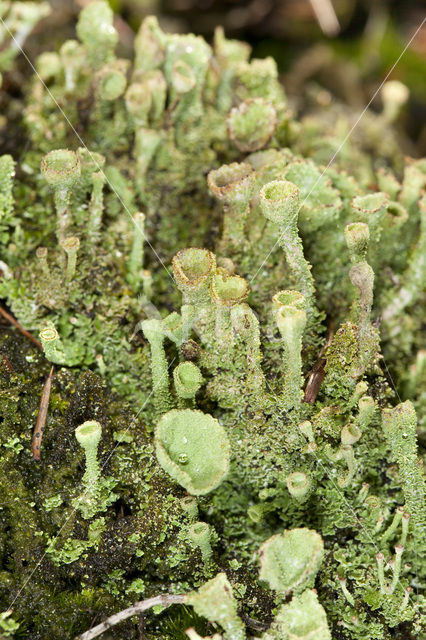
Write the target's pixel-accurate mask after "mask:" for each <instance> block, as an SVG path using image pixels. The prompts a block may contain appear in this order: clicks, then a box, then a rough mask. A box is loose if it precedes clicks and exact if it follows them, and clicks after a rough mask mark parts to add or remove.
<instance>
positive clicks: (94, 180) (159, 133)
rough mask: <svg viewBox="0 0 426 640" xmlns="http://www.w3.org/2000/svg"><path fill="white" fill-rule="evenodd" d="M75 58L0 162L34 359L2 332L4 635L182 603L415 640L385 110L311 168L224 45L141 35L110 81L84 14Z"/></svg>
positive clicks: (108, 53) (410, 451) (306, 147)
mask: <svg viewBox="0 0 426 640" xmlns="http://www.w3.org/2000/svg"><path fill="white" fill-rule="evenodd" d="M77 36H78V38H79V40H78V41H77V40H69V41H66V42H65V43H64V44H63V45H62V46H61V48H60V49H59V51H58V52H53V53H43V54H42V55H41V56H40V57H39V58H38V60H37V61H36V69H37V74H36V75H35V76H34V78H33V79H32V82H31V86H30V87H29V88H28V97H27V102H26V106H25V109H24V121H25V125H26V127H27V131H28V135H29V138H30V141H31V145H30V147H29V148H28V149H27V150H26V151H25V152H24V153H23V156H22V158H20V160H19V163H17V162H16V161H15V160H14V159H12V157H10V156H6V155H4V156H2V157H0V232H1V235H0V242H1V251H2V253H1V262H0V268H1V273H2V278H1V280H0V295H1V297H2V298H4V299H6V301H7V304H8V305H9V307H10V309H11V311H12V312H13V314H14V315H15V317H16V318H17V319H18V321H19V322H20V323H21V324H22V325H23V326H24V327H25V328H26V329H28V330H30V331H32V332H33V333H34V334H35V335H37V337H39V339H40V341H41V344H42V347H43V352H44V354H41V353H38V352H37V351H36V349H35V347H33V346H32V345H31V344H30V343H28V342H26V341H25V340H24V338H18V337H17V335H16V333H12V331H5V332H3V333H2V336H1V352H2V354H3V356H4V358H3V360H1V359H0V365H1V366H2V367H3V370H2V374H3V375H2V379H1V388H0V406H1V415H2V417H3V421H2V423H1V424H0V443H1V448H0V467H1V474H0V487H1V493H2V495H3V496H5V497H4V499H3V500H2V505H1V506H2V509H1V511H0V551H1V552H0V559H1V562H2V564H1V572H0V578H1V579H0V599H1V600H0V602H1V603H2V604H3V603H4V606H3V607H2V608H3V609H4V610H5V611H6V613H5V614H2V615H3V617H2V618H0V629H2V630H3V633H4V634H10V633H12V632H14V631H16V629H15V628H13V629H12V627H14V626H16V624H19V625H20V627H19V633H21V632H22V633H23V634H27V635H31V637H34V638H40V639H41V638H52V639H54V638H63V637H73V636H75V635H76V634H77V633H80V632H82V631H84V630H85V628H86V627H88V626H89V625H90V624H91V623H92V620H93V618H94V616H95V614H96V616H97V617H99V616H101V617H105V616H107V615H108V614H110V613H113V612H115V611H116V610H118V609H120V608H123V607H125V606H127V605H129V604H131V603H132V602H133V601H134V600H140V599H142V598H143V597H149V596H152V595H157V594H158V593H166V592H172V593H188V592H191V593H190V595H188V597H187V603H188V604H190V605H192V606H193V609H194V611H195V614H197V615H198V616H201V618H202V617H205V618H207V619H208V620H210V621H211V622H214V623H216V624H217V625H219V626H218V628H217V631H218V632H219V633H223V634H224V635H223V637H224V638H225V639H227V640H232V639H235V640H241V639H243V638H245V637H254V638H255V637H259V638H263V639H264V640H275V639H276V640H278V639H283V640H287V639H290V638H291V639H296V638H300V640H302V639H305V640H308V638H316V639H318V640H322V639H324V640H327V639H328V638H331V637H336V638H337V637H339V638H348V639H350V640H361V639H363V640H364V639H371V640H375V639H376V638H377V639H379V638H391V637H395V638H408V637H412V638H415V637H420V635H421V634H422V633H424V631H425V627H424V613H425V598H424V593H423V590H424V580H425V571H426V542H425V540H426V538H425V534H426V510H425V477H424V473H423V470H422V466H421V457H420V456H419V452H418V450H417V435H416V429H417V418H416V410H417V411H418V413H419V416H420V414H421V411H422V409H424V405H425V395H424V392H423V393H422V392H421V391H420V390H421V388H422V382H423V386H424V382H425V374H426V366H425V362H426V359H425V351H424V349H422V345H421V342H420V341H421V332H420V329H421V323H422V311H421V304H422V300H423V301H424V298H422V296H423V295H424V284H425V279H426V278H425V261H424V256H425V251H426V246H425V231H426V220H425V215H426V200H425V196H424V189H425V186H426V161H425V160H420V159H417V160H413V159H405V160H404V159H402V158H401V157H400V155H398V154H397V155H396V157H395V154H393V153H389V154H388V155H387V154H386V153H384V152H383V145H384V143H383V140H391V141H394V140H395V134H394V132H393V130H392V121H393V119H395V118H396V117H397V114H398V110H399V109H400V107H401V106H402V104H403V102H404V100H405V99H406V97H407V96H406V90H405V88H404V87H403V86H402V85H400V84H399V83H389V84H388V85H385V87H384V91H383V103H384V108H383V112H382V113H381V114H372V113H369V114H368V115H367V120H366V123H363V124H362V126H363V127H364V130H363V131H364V134H365V137H368V144H365V146H363V145H364V143H365V137H364V138H363V137H362V136H358V137H357V138H355V141H352V139H349V140H348V142H347V143H346V144H345V146H344V148H343V152H342V153H341V154H339V155H337V156H336V162H335V163H333V164H331V165H330V166H324V165H322V164H321V163H322V162H324V161H326V159H327V158H326V157H325V153H326V151H327V149H328V148H329V147H333V144H334V143H336V148H337V146H338V144H339V138H338V137H337V138H336V139H333V140H330V138H327V137H325V136H324V135H323V129H322V123H324V127H325V129H324V131H325V130H326V127H327V122H328V117H329V114H323V113H321V111H320V112H319V113H318V114H316V116H315V118H313V119H309V120H305V121H298V120H297V119H296V118H295V116H294V115H292V113H291V111H290V109H289V108H288V106H287V103H286V98H285V94H284V92H283V90H282V87H281V86H280V84H279V82H278V78H277V70H276V67H275V63H274V61H273V60H272V59H266V60H251V61H250V60H249V57H250V49H249V47H248V46H247V45H246V44H244V43H240V42H236V41H230V40H227V39H226V38H225V37H224V35H223V33H222V32H221V31H220V30H218V31H217V33H216V37H215V42H214V46H213V48H211V47H210V46H209V45H208V44H207V43H206V42H205V41H204V40H202V39H201V38H199V37H196V36H193V35H174V34H166V33H164V32H163V31H162V30H161V29H160V27H159V26H158V24H157V22H156V20H155V19H153V18H149V19H147V20H145V21H144V23H143V24H142V26H141V28H140V30H139V32H138V34H137V36H136V39H135V56H134V60H133V61H132V63H131V62H130V61H128V60H122V59H118V58H117V57H116V55H115V53H114V51H115V47H116V44H117V39H118V36H117V32H116V30H115V29H114V27H113V15H112V12H111V10H110V9H109V7H108V5H107V4H106V3H104V2H92V3H90V4H88V5H87V7H86V8H85V9H84V10H83V11H82V12H81V14H80V18H79V21H78V24H77ZM342 113H343V111H342ZM350 126H351V125H350V119H349V118H347V117H346V120H345V119H344V117H343V115H341V127H340V134H339V135H340V136H341V137H340V141H342V139H343V138H344V137H345V135H346V132H347V131H349V130H350ZM360 126H361V125H360ZM332 143H333V144H332ZM390 148H391V150H392V151H393V150H394V145H393V144H391V145H390ZM333 150H336V149H332V151H333ZM330 155H331V153H330ZM391 160H394V164H392V162H391ZM15 173H16V176H15ZM354 176H355V177H354ZM142 211H143V213H142ZM379 319H380V322H379V321H378V320H379ZM51 363H53V365H54V366H55V377H54V382H53V387H52V393H51V399H50V407H49V416H48V420H47V425H46V428H45V432H44V436H43V442H42V446H41V461H40V462H35V461H34V460H33V459H32V458H31V427H32V425H33V424H34V421H35V415H36V413H37V406H38V402H39V398H40V394H41V390H42V385H43V379H44V376H45V375H47V372H48V370H49V368H50V366H51ZM393 379H395V381H396V384H397V388H393V386H392V385H393ZM403 400H404V401H403ZM395 405H396V406H395ZM421 429H423V430H420V432H419V433H420V435H421V436H423V437H424V425H421ZM259 563H260V574H259V577H260V581H259V579H258V565H259ZM265 583H267V584H268V585H269V587H270V590H269V589H268V588H267V587H266V585H265ZM314 586H315V588H316V591H313V590H312V588H313V587H314ZM194 589H198V591H192V590H194ZM232 592H233V594H234V595H232ZM12 602H13V605H12V606H13V619H12V618H11V617H10V615H9V613H8V608H9V606H10V605H11V603H12ZM195 614H194V615H193V614H190V616H193V617H192V618H191V617H190V620H192V626H194V625H195V626H197V625H199V626H198V627H197V628H198V631H199V632H200V633H201V632H202V633H206V632H207V631H206V630H205V629H204V630H203V627H202V620H201V618H199V617H197V616H195ZM185 615H186V614H185ZM254 619H255V620H257V621H258V623H260V627H259V625H258V626H257V627H256V625H255V626H254V629H253V628H251V627H250V621H251V622H253V620H254ZM15 620H16V621H17V622H16V623H15V622H14V621H15ZM177 620H179V614H178V613H176V616H175V619H174V618H173V613H168V614H166V613H164V614H162V615H160V616H159V617H158V618H157V619H156V620H155V619H153V618H152V619H150V621H149V622H148V623H147V627H146V631H145V633H146V637H147V638H149V640H154V639H156V640H157V639H158V640H159V639H160V638H161V640H165V639H166V638H167V639H169V638H170V639H172V638H177V637H182V638H183V637H185V635H184V634H185V631H186V629H187V627H190V626H191V624H189V623H188V624H187V623H185V624H184V623H183V622H182V625H181V627H179V629H178V630H177V631H176V624H177ZM126 625H127V626H126ZM7 626H8V627H9V629H7V628H6V627H7ZM172 627H173V629H174V631H171V629H172ZM262 628H265V630H264V631H259V629H262ZM111 633H113V632H111ZM123 633H124V634H125V635H126V637H128V638H131V637H137V636H136V635H135V634H137V625H134V624H133V623H132V622H131V621H130V622H126V623H124V624H123V625H122V626H121V627H119V630H118V631H117V637H123V636H122V634H123ZM176 633H178V634H179V633H180V634H181V635H180V636H177V635H174V634H176ZM188 637H190V638H192V639H195V638H198V637H200V636H199V635H198V634H197V631H195V630H191V631H188ZM216 637H217V636H216Z"/></svg>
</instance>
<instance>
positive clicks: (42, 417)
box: [31, 367, 53, 460]
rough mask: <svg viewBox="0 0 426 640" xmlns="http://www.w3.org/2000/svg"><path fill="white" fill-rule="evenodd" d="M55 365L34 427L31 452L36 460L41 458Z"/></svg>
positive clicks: (42, 397) (45, 385) (44, 389)
mask: <svg viewBox="0 0 426 640" xmlns="http://www.w3.org/2000/svg"><path fill="white" fill-rule="evenodd" d="M52 378H53V367H52V368H51V369H50V373H49V375H48V376H47V378H46V382H45V383H44V387H43V393H42V394H41V400H40V406H39V408H38V414H37V420H36V424H35V427H34V433H33V442H32V445H31V453H32V455H33V458H34V460H40V448H41V440H42V438H43V431H44V427H45V425H46V419H47V411H48V409H49V400H50V391H51V389H52Z"/></svg>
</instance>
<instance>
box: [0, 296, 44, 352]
mask: <svg viewBox="0 0 426 640" xmlns="http://www.w3.org/2000/svg"><path fill="white" fill-rule="evenodd" d="M0 315H2V316H3V318H4V319H5V320H7V321H8V322H10V324H11V325H13V326H14V327H16V328H17V329H18V331H20V332H21V333H22V335H23V336H25V337H26V338H28V340H31V342H32V343H33V344H35V345H36V347H38V348H39V349H40V351H43V347H42V346H41V342H39V341H38V340H37V338H35V337H34V336H33V335H32V334H31V333H30V332H29V331H27V330H26V329H24V327H23V326H22V325H21V324H19V322H18V321H17V320H15V318H14V317H13V316H11V315H10V313H8V312H7V311H6V310H5V309H3V307H2V306H1V305H0Z"/></svg>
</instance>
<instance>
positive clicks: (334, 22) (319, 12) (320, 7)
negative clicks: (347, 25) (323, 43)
mask: <svg viewBox="0 0 426 640" xmlns="http://www.w3.org/2000/svg"><path fill="white" fill-rule="evenodd" d="M309 1H310V3H311V7H312V9H313V12H314V13H315V17H316V19H317V20H318V24H319V26H320V27H321V29H322V31H323V33H325V35H326V36H329V37H332V36H337V34H338V33H339V31H340V24H339V21H338V19H337V16H336V12H335V11H334V7H333V5H332V3H331V0H309Z"/></svg>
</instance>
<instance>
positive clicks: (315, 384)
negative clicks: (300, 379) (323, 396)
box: [303, 322, 334, 404]
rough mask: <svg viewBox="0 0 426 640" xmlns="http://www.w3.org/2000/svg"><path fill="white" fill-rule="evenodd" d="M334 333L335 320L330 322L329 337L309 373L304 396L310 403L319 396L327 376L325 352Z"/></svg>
mask: <svg viewBox="0 0 426 640" xmlns="http://www.w3.org/2000/svg"><path fill="white" fill-rule="evenodd" d="M333 335H334V322H331V323H330V326H329V328H328V332H327V337H326V339H325V342H324V344H323V346H322V348H321V351H320V352H319V356H318V360H317V361H316V363H315V364H314V366H313V367H312V369H311V371H310V372H309V374H308V382H307V384H306V388H305V395H304V396H303V402H307V403H308V404H313V403H314V402H315V400H316V398H317V395H318V393H319V390H320V388H321V385H322V381H323V380H324V378H325V369H324V367H325V358H324V352H325V350H326V349H327V347H328V346H329V345H330V343H331V341H332V339H333Z"/></svg>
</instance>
